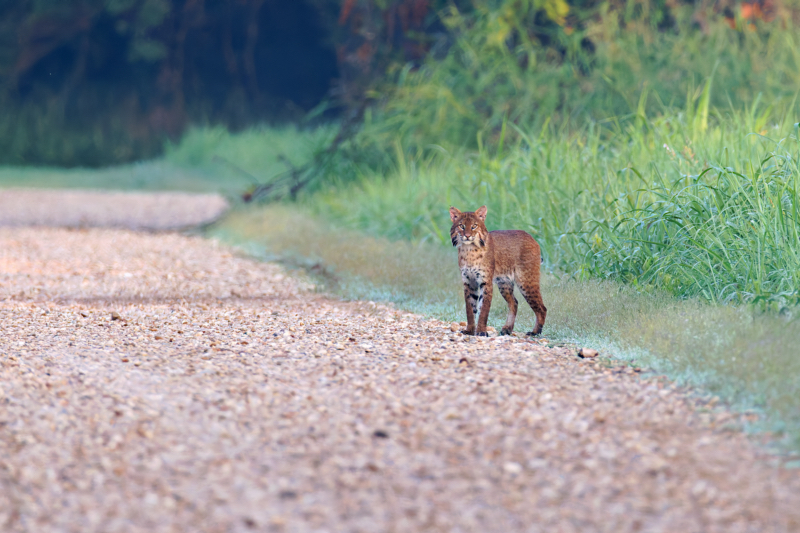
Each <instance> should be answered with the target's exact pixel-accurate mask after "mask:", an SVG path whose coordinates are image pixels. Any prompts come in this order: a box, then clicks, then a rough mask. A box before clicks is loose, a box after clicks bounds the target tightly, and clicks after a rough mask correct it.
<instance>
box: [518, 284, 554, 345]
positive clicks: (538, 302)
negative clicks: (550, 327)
mask: <svg viewBox="0 0 800 533" xmlns="http://www.w3.org/2000/svg"><path fill="white" fill-rule="evenodd" d="M519 290H520V292H521V293H522V296H524V297H525V301H526V302H528V305H530V306H531V309H533V312H534V314H535V315H536V325H535V326H534V327H533V330H532V331H529V332H528V333H526V335H532V336H536V335H539V334H540V333H541V332H542V328H544V321H545V318H547V308H546V307H545V306H544V302H543V301H542V291H540V290H539V284H538V283H537V284H536V285H534V284H529V285H528V284H522V283H520V285H519Z"/></svg>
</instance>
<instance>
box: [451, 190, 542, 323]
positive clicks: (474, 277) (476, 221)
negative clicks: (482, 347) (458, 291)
mask: <svg viewBox="0 0 800 533" xmlns="http://www.w3.org/2000/svg"><path fill="white" fill-rule="evenodd" d="M450 220H452V221H453V227H452V228H450V238H451V239H452V241H453V246H457V247H458V266H459V267H460V268H461V279H462V281H463V282H464V301H465V302H466V306H467V329H466V330H464V331H462V332H461V333H463V334H465V335H478V336H481V337H486V336H488V333H487V332H486V321H487V319H488V318H489V308H490V307H491V305H492V287H493V285H492V284H493V283H497V288H498V289H500V294H502V295H503V298H505V299H506V302H508V318H507V319H506V324H505V325H504V326H503V329H501V330H500V334H501V335H511V333H512V332H513V331H514V321H515V320H516V318H517V304H518V302H517V299H516V298H514V282H516V283H517V285H518V286H519V290H520V292H522V296H524V297H525V300H526V301H527V302H528V305H530V306H531V309H533V312H534V313H535V314H536V325H535V326H534V328H533V331H530V332H528V333H527V334H528V335H538V334H540V333H541V332H542V328H543V327H544V320H545V317H546V316H547V308H546V307H545V306H544V303H542V293H541V292H540V291H539V267H540V264H541V262H542V260H541V253H540V251H539V243H537V242H536V240H535V239H534V238H533V237H531V236H530V235H528V234H527V233H526V232H524V231H520V230H507V231H491V232H490V231H488V230H487V229H486V225H485V224H484V222H485V221H486V206H485V205H484V206H481V207H480V208H478V210H477V211H475V212H474V213H469V212H466V213H462V212H461V211H459V210H458V209H456V208H455V207H451V208H450ZM475 315H478V323H477V324H476V323H475Z"/></svg>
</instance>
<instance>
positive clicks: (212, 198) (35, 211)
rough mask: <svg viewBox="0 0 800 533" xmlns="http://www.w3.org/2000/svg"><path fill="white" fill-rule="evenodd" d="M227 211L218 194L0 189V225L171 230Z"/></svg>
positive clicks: (222, 199)
mask: <svg viewBox="0 0 800 533" xmlns="http://www.w3.org/2000/svg"><path fill="white" fill-rule="evenodd" d="M227 209H228V201H227V200H225V198H223V197H222V196H220V195H218V194H194V193H185V192H160V193H155V194H154V193H149V192H127V191H126V192H122V191H119V192H114V191H88V190H52V189H0V226H51V227H70V228H90V227H105V228H125V229H135V230H150V231H159V230H175V229H184V228H190V227H193V226H197V225H200V224H204V223H208V222H211V221H213V220H215V219H217V218H218V217H220V216H222V214H223V213H225V211H227Z"/></svg>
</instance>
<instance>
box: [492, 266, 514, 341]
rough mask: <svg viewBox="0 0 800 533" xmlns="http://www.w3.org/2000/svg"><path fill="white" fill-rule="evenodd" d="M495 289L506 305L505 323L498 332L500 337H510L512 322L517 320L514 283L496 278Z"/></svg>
mask: <svg viewBox="0 0 800 533" xmlns="http://www.w3.org/2000/svg"><path fill="white" fill-rule="evenodd" d="M495 281H496V282H497V288H498V289H499V290H500V295H501V296H502V297H503V298H505V300H506V303H507V304H508V316H507V317H506V323H505V325H504V326H503V328H502V329H501V330H500V335H511V333H513V332H514V322H515V321H516V320H517V306H518V305H519V302H518V301H517V299H516V298H515V297H514V281H513V280H512V279H508V278H497V280H495Z"/></svg>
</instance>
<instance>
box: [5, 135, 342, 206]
mask: <svg viewBox="0 0 800 533" xmlns="http://www.w3.org/2000/svg"><path fill="white" fill-rule="evenodd" d="M334 133H335V129H334V128H330V127H322V128H317V129H314V130H300V129H298V128H295V127H291V126H286V127H281V128H266V127H264V128H255V129H251V130H247V131H245V132H242V133H239V134H231V133H229V132H227V131H226V130H224V129H222V128H198V129H195V130H192V131H190V132H189V133H187V134H186V135H185V136H184V138H183V139H182V140H181V141H180V142H179V143H177V144H169V145H167V146H166V150H165V155H164V157H163V158H161V159H158V160H155V161H146V162H141V163H135V164H130V165H122V166H117V167H109V168H102V169H85V168H74V169H63V168H48V167H38V168H37V167H0V188H2V187H37V188H75V189H117V190H144V191H163V190H180V191H191V192H219V193H222V194H225V195H228V196H231V197H238V196H239V195H241V194H242V193H243V192H244V191H246V190H247V189H248V188H249V187H250V186H251V185H253V183H255V182H265V181H269V179H270V178H271V177H272V176H273V175H275V174H277V173H279V172H281V171H282V170H286V169H287V168H289V166H290V165H300V164H302V163H304V162H306V161H307V160H308V159H310V158H311V157H312V154H313V153H314V151H315V150H318V149H319V147H320V146H322V145H324V144H325V142H326V141H327V140H328V139H329V138H330V137H331V135H332V134H334Z"/></svg>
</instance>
